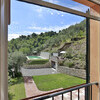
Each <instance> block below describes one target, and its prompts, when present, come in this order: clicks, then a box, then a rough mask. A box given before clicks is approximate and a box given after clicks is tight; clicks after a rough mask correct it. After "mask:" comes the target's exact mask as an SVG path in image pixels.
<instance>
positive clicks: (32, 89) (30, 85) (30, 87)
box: [24, 77, 85, 100]
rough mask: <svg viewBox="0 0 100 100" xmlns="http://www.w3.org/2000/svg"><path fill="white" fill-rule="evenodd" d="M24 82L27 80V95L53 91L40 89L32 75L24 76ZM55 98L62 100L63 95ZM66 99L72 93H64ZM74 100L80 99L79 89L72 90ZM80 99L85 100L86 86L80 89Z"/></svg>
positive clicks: (66, 99) (50, 99)
mask: <svg viewBox="0 0 100 100" xmlns="http://www.w3.org/2000/svg"><path fill="white" fill-rule="evenodd" d="M24 82H25V91H26V97H31V96H36V95H40V94H43V93H47V92H51V91H46V92H44V91H40V90H38V88H37V86H36V84H35V83H34V80H33V79H32V77H24ZM53 91H54V90H53ZM46 100H52V98H49V99H46ZM54 100H62V96H61V95H59V96H56V97H55V98H54ZM64 100H70V93H65V94H64ZM72 100H78V91H77V90H75V91H73V92H72ZM80 100H85V89H84V88H82V89H80Z"/></svg>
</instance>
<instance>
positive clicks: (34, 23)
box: [8, 0, 88, 40]
mask: <svg viewBox="0 0 100 100" xmlns="http://www.w3.org/2000/svg"><path fill="white" fill-rule="evenodd" d="M44 1H48V2H52V3H55V4H60V5H63V6H66V7H69V8H72V9H76V10H80V11H83V12H86V10H87V9H88V7H86V6H83V5H81V4H79V3H76V2H74V1H72V0H44ZM82 20H84V18H83V17H80V16H76V15H72V14H68V13H64V12H60V11H56V10H53V9H49V8H44V7H40V6H36V5H33V4H28V3H24V2H19V1H17V0H11V25H9V30H8V33H9V34H8V40H11V39H12V38H17V37H19V36H20V35H29V34H32V33H33V32H35V33H37V34H40V33H41V32H46V31H51V30H53V31H56V32H58V31H59V30H61V29H64V28H67V27H69V26H70V25H73V24H76V23H79V22H81V21H82Z"/></svg>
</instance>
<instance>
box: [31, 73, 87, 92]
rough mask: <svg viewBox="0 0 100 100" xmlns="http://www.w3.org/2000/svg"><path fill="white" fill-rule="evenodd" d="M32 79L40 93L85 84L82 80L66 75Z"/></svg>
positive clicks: (34, 77) (43, 76)
mask: <svg viewBox="0 0 100 100" xmlns="http://www.w3.org/2000/svg"><path fill="white" fill-rule="evenodd" d="M33 79H34V81H35V83H36V85H37V87H38V89H39V90H41V91H49V90H53V89H58V88H68V87H71V86H75V85H79V84H83V83H85V82H86V81H85V80H83V79H80V78H77V77H73V76H69V75H66V74H52V75H42V76H33Z"/></svg>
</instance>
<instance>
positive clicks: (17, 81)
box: [10, 77, 23, 86]
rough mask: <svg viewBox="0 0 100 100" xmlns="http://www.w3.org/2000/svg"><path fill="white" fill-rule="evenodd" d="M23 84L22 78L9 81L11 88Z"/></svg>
mask: <svg viewBox="0 0 100 100" xmlns="http://www.w3.org/2000/svg"><path fill="white" fill-rule="evenodd" d="M21 83H23V77H17V78H14V79H12V80H11V84H10V85H11V86H12V85H15V84H21Z"/></svg>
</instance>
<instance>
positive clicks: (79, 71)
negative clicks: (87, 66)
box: [57, 66, 86, 79]
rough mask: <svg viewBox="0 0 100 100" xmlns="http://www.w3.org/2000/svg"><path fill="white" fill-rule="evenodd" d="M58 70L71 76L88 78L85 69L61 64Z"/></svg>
mask: <svg viewBox="0 0 100 100" xmlns="http://www.w3.org/2000/svg"><path fill="white" fill-rule="evenodd" d="M57 71H58V72H60V73H65V74H68V75H71V76H76V77H80V78H83V79H86V70H84V69H75V68H69V67H66V66H59V67H58V68H57Z"/></svg>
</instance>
